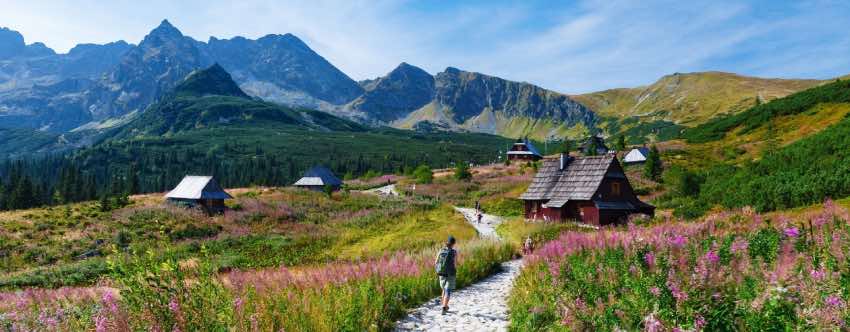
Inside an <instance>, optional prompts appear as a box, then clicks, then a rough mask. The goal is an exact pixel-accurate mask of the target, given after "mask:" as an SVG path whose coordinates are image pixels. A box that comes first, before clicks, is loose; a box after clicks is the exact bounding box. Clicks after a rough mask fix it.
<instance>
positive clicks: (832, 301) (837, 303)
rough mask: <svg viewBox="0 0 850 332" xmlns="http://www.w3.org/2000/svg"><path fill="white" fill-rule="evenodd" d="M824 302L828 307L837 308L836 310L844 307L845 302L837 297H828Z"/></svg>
mask: <svg viewBox="0 0 850 332" xmlns="http://www.w3.org/2000/svg"><path fill="white" fill-rule="evenodd" d="M824 302H826V305H828V306H830V307H835V308H837V307H841V306H843V305H844V301H843V300H841V298H840V297H838V296H835V295H830V296H827V297H826V300H825V301H824Z"/></svg>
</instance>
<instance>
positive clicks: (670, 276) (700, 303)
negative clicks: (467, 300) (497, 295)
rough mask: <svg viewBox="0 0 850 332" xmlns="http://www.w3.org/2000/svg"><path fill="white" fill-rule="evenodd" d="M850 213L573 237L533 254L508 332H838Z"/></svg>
mask: <svg viewBox="0 0 850 332" xmlns="http://www.w3.org/2000/svg"><path fill="white" fill-rule="evenodd" d="M848 222H850V214H848V212H847V210H846V209H844V208H843V207H840V206H838V205H836V204H835V203H834V202H832V201H830V200H827V201H826V202H825V203H824V204H823V206H822V207H821V208H818V209H808V210H807V211H805V212H791V213H773V214H769V215H759V214H756V213H753V212H752V210H750V209H744V210H741V211H737V212H734V213H732V212H722V213H715V214H712V215H710V216H707V217H705V218H703V219H701V220H698V221H694V222H684V221H670V220H668V221H665V222H660V223H650V224H644V225H633V226H630V227H628V228H616V229H603V230H600V231H598V232H567V233H564V234H562V235H561V236H560V237H559V238H558V239H556V240H553V241H551V242H549V243H547V244H545V245H544V246H543V247H542V248H540V250H538V251H537V252H535V253H534V255H532V256H528V257H526V263H527V265H526V268H525V269H524V270H523V272H522V273H521V275H520V276H519V277H518V279H517V282H516V286H515V288H514V290H513V291H512V294H511V298H510V300H509V301H510V307H511V329H512V330H514V331H530V330H564V331H572V330H577V331H582V330H597V331H601V330H606V331H607V330H618V329H622V330H629V331H633V330H646V331H668V330H679V331H687V330H690V331H701V330H705V331H731V330H756V331H794V330H842V329H846V328H847V326H846V321H847V320H848V319H850V310H848V306H847V301H848V298H850V255H848V253H850V224H848Z"/></svg>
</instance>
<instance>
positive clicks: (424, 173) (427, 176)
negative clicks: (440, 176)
mask: <svg viewBox="0 0 850 332" xmlns="http://www.w3.org/2000/svg"><path fill="white" fill-rule="evenodd" d="M413 178H414V179H416V183H419V184H429V183H431V182H434V173H433V172H432V171H431V167H428V165H419V167H416V170H414V171H413Z"/></svg>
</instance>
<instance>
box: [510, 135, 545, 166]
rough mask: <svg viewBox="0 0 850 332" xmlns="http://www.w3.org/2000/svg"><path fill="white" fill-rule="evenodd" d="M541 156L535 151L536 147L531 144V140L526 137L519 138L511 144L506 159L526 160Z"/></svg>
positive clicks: (536, 159) (538, 158) (536, 158)
mask: <svg viewBox="0 0 850 332" xmlns="http://www.w3.org/2000/svg"><path fill="white" fill-rule="evenodd" d="M542 158H543V155H542V154H540V152H539V151H537V148H535V147H534V145H533V144H531V141H529V140H528V138H524V139H522V138H520V139H518V140H517V141H516V143H514V145H513V146H511V150H510V151H508V160H527V161H538V160H540V159H542Z"/></svg>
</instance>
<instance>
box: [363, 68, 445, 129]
mask: <svg viewBox="0 0 850 332" xmlns="http://www.w3.org/2000/svg"><path fill="white" fill-rule="evenodd" d="M365 88H366V92H365V93H363V95H362V96H360V97H358V98H357V99H356V100H354V101H353V102H352V103H351V105H350V106H349V107H350V108H352V109H356V110H359V111H361V112H364V113H366V114H368V116H369V118H371V119H375V120H378V121H383V122H390V121H393V120H396V119H399V118H403V117H405V116H407V115H408V114H410V112H413V111H415V110H417V109H419V108H421V107H422V106H425V105H426V104H428V103H430V102H431V100H433V98H434V93H435V90H434V77H433V76H431V74H428V73H427V72H425V71H424V70H422V69H420V68H418V67H415V66H411V65H409V64H407V63H404V62H402V63H401V64H400V65H398V67H396V68H395V69H393V71H391V72H390V73H389V74H387V75H386V76H384V77H380V78H378V79H376V80H374V81H372V82H369V83H367V84H366V85H365Z"/></svg>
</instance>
